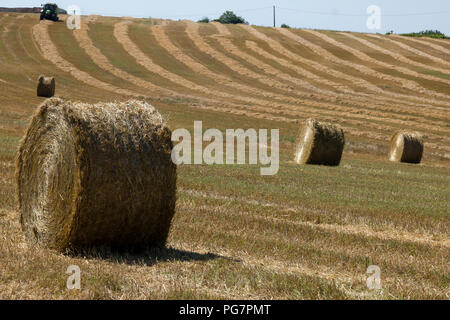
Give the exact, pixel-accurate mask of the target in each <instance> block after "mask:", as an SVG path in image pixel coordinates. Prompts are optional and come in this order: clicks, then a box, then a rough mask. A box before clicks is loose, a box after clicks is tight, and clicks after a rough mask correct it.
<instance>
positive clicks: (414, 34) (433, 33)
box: [401, 30, 450, 39]
mask: <svg viewBox="0 0 450 320" xmlns="http://www.w3.org/2000/svg"><path fill="white" fill-rule="evenodd" d="M401 35H402V36H406V37H429V38H438V39H450V37H447V36H446V35H445V34H443V33H442V32H440V31H439V30H425V31H420V32H411V33H403V34H401Z"/></svg>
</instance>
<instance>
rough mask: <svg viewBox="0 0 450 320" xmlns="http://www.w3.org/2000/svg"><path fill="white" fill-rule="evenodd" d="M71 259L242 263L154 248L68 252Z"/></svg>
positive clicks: (95, 248)
mask: <svg viewBox="0 0 450 320" xmlns="http://www.w3.org/2000/svg"><path fill="white" fill-rule="evenodd" d="M67 254H68V255H69V256H71V257H83V258H86V259H101V260H107V261H112V262H117V263H125V264H128V265H146V266H149V267H150V266H153V265H155V264H157V263H159V262H173V261H182V262H189V261H199V262H200V261H210V260H214V259H226V260H230V261H233V262H240V260H238V259H233V258H229V257H225V256H221V255H218V254H214V253H211V252H208V253H197V252H193V251H186V250H179V249H175V248H170V247H169V248H165V247H152V248H147V249H145V250H141V251H121V250H119V251H117V250H114V249H111V248H106V247H93V248H88V249H84V250H82V251H78V252H76V253H75V252H67Z"/></svg>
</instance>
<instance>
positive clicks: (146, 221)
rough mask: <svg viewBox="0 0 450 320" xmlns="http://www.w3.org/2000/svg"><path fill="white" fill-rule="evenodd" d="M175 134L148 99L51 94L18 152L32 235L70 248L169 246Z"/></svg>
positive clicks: (24, 211) (24, 217)
mask: <svg viewBox="0 0 450 320" xmlns="http://www.w3.org/2000/svg"><path fill="white" fill-rule="evenodd" d="M171 150H172V141H171V132H170V130H169V129H168V127H167V125H166V123H165V122H164V120H163V118H162V116H161V115H160V114H159V113H158V112H157V111H156V110H155V109H154V108H153V107H152V106H151V105H149V104H147V103H145V102H141V101H136V100H130V101H128V102H124V103H99V104H96V105H90V104H82V103H72V102H70V101H64V100H62V99H57V98H52V99H48V100H46V101H45V102H44V103H43V104H42V105H41V106H40V108H39V109H38V111H37V113H36V114H35V116H34V117H33V119H32V121H31V123H30V126H29V128H28V130H27V133H26V135H25V137H24V139H23V140H22V142H21V145H20V148H19V153H18V157H17V167H16V175H17V185H18V188H17V190H18V199H19V207H20V213H21V224H22V229H23V230H24V232H25V235H26V237H27V239H28V240H29V241H30V242H32V243H37V244H39V245H41V246H43V247H47V248H51V249H55V250H58V251H64V250H66V249H72V250H78V249H84V248H87V247H92V246H102V247H111V248H117V249H140V248H146V247H151V246H162V245H164V244H165V242H166V239H167V236H168V233H169V228H170V224H171V220H172V217H173V214H174V210H175V199H176V166H175V165H174V164H173V163H172V159H171Z"/></svg>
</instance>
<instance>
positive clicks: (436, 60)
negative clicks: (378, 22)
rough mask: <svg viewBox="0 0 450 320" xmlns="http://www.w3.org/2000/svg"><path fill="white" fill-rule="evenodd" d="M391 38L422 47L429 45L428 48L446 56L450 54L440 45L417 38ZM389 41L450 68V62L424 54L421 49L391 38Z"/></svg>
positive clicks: (397, 36) (393, 36)
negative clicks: (418, 44)
mask: <svg viewBox="0 0 450 320" xmlns="http://www.w3.org/2000/svg"><path fill="white" fill-rule="evenodd" d="M389 37H392V38H395V39H398V40H400V39H402V40H405V41H411V42H415V43H420V44H422V45H427V46H429V47H431V48H433V49H435V50H437V51H442V52H444V53H446V54H450V50H449V49H447V48H445V47H442V46H440V45H437V44H434V43H431V42H428V41H427V42H426V43H424V42H423V41H422V40H419V39H415V38H412V37H405V36H399V35H390V36H389ZM386 38H387V37H386ZM383 39H384V38H383ZM388 40H391V41H393V42H395V43H396V44H398V45H399V46H401V47H402V48H405V49H407V50H410V51H412V52H414V53H416V54H418V55H421V56H423V57H426V58H428V59H430V60H433V61H435V62H438V63H441V64H445V65H447V66H450V62H448V61H447V60H444V59H441V58H438V57H435V56H433V55H431V54H428V53H426V52H423V51H421V50H419V49H416V48H414V47H411V46H409V45H407V44H404V43H403V42H402V41H394V40H392V39H389V38H388ZM429 40H436V39H429ZM400 44H401V45H400Z"/></svg>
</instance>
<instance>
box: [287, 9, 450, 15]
mask: <svg viewBox="0 0 450 320" xmlns="http://www.w3.org/2000/svg"><path fill="white" fill-rule="evenodd" d="M278 9H279V10H286V11H295V12H298V13H303V14H315V15H325V16H346V17H367V14H357V13H339V12H320V11H306V10H300V9H292V8H280V7H278ZM439 14H450V10H449V11H436V12H423V13H398V14H385V13H383V14H382V16H384V17H409V16H426V15H439Z"/></svg>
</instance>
